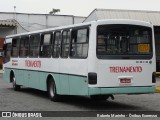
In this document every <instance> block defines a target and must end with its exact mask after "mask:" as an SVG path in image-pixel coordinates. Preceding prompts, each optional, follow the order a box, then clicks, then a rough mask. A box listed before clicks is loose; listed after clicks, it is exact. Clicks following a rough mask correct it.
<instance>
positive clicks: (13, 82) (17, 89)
mask: <svg viewBox="0 0 160 120" xmlns="http://www.w3.org/2000/svg"><path fill="white" fill-rule="evenodd" d="M12 85H13V89H14V90H15V91H19V90H20V89H21V86H20V85H17V84H16V78H15V77H14V76H13V77H12Z"/></svg>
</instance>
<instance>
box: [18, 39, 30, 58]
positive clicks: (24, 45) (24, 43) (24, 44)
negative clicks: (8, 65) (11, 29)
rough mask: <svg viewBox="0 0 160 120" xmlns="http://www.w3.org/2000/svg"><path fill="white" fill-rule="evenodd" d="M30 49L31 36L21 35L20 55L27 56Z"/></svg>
mask: <svg viewBox="0 0 160 120" xmlns="http://www.w3.org/2000/svg"><path fill="white" fill-rule="evenodd" d="M28 50H29V36H25V37H21V40H20V49H19V56H20V57H27V56H28Z"/></svg>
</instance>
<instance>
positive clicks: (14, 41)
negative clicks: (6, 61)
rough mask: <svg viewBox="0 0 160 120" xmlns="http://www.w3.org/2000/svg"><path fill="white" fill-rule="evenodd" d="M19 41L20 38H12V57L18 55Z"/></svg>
mask: <svg viewBox="0 0 160 120" xmlns="http://www.w3.org/2000/svg"><path fill="white" fill-rule="evenodd" d="M19 42H20V38H13V39H12V50H11V56H12V57H18V53H19Z"/></svg>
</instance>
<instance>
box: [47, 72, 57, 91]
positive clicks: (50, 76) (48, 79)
mask: <svg viewBox="0 0 160 120" xmlns="http://www.w3.org/2000/svg"><path fill="white" fill-rule="evenodd" d="M51 79H53V81H54V83H55V79H54V77H53V75H51V74H49V75H48V76H47V79H46V88H47V91H48V87H49V82H50V80H51ZM55 84H56V83H55Z"/></svg>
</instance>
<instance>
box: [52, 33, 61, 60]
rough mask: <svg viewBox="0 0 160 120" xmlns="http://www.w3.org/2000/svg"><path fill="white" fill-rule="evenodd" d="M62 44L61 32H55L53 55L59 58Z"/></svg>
mask: <svg viewBox="0 0 160 120" xmlns="http://www.w3.org/2000/svg"><path fill="white" fill-rule="evenodd" d="M60 46H61V32H59V31H58V32H55V33H54V40H53V51H52V56H53V57H54V58H58V57H59V54H60Z"/></svg>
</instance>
